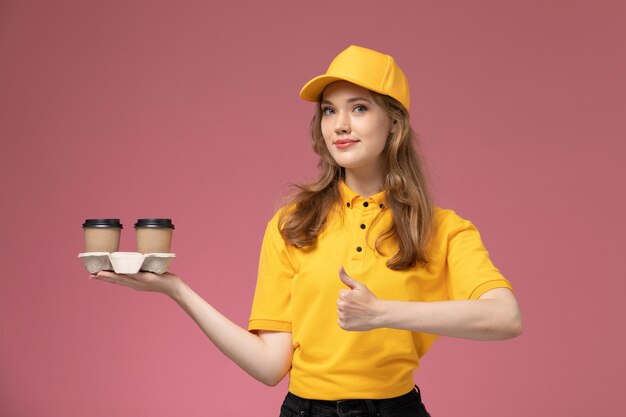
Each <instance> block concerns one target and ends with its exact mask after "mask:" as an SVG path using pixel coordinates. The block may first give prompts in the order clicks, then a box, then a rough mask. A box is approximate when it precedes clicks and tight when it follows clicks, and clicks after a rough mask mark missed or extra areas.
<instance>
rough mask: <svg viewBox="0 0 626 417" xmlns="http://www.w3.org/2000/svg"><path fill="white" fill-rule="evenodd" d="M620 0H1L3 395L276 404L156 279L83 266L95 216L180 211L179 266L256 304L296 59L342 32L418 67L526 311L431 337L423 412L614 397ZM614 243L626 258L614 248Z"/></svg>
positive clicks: (289, 127) (466, 203) (305, 165)
mask: <svg viewBox="0 0 626 417" xmlns="http://www.w3.org/2000/svg"><path fill="white" fill-rule="evenodd" d="M625 27H626V3H624V2H623V1H622V0H615V1H607V0H604V1H591V0H586V1H580V0H572V1H565V0H563V1H539V0H532V1H524V2H502V1H496V0H491V1H473V2H465V1H456V2H450V1H439V2H436V1H394V2H380V1H365V0H360V1H334V2H327V1H316V2H307V3H305V2H299V1H263V2H254V1H249V2H242V1H223V2H207V1H185V2H176V1H147V0H146V1H136V0H133V1H108V2H76V1H39V2H35V1H17V0H14V1H10V0H4V1H1V2H0V135H1V141H2V142H1V143H2V151H1V152H0V169H1V170H2V173H1V174H2V175H1V177H0V181H1V184H0V185H1V187H0V190H1V191H0V192H1V193H2V199H1V202H0V207H1V210H2V216H1V218H0V221H1V228H0V230H1V231H2V232H1V234H0V236H1V244H2V247H1V252H0V253H1V256H2V266H3V273H2V277H1V278H0V283H1V286H0V335H1V337H0V415H2V416H11V417H21V416H28V417H38V416H64V417H78V416H90V417H99V416H118V417H124V416H152V417H160V416H174V415H177V416H186V417H195V416H213V415H220V416H239V415H258V416H277V415H278V409H279V405H280V403H281V400H282V398H283V396H284V395H285V393H286V381H284V382H283V383H281V384H280V385H279V386H278V387H276V388H268V387H265V386H263V385H262V384H260V383H257V382H256V381H254V380H253V379H251V378H250V377H248V376H247V375H246V374H244V373H243V371H241V370H239V368H237V367H236V366H235V365H234V364H232V363H231V362H229V361H228V360H227V359H226V358H225V357H223V356H222V354H221V353H220V352H219V351H217V349H216V348H214V347H213V346H212V345H211V344H210V343H209V342H208V341H207V340H206V339H205V337H204V336H203V334H202V333H201V332H200V331H199V330H198V329H197V328H196V326H195V324H194V323H193V322H192V321H191V320H190V319H189V318H188V317H187V316H186V315H185V314H184V312H182V310H180V309H179V308H178V307H177V306H176V305H175V303H173V302H172V301H170V300H169V299H167V298H165V297H162V296H159V295H154V294H142V293H135V292H133V291H130V290H127V289H126V288H120V287H116V286H111V285H108V284H106V283H102V282H94V281H91V280H89V279H88V274H87V272H86V271H85V269H84V268H83V266H82V264H81V262H80V261H79V260H78V259H77V258H76V256H77V254H78V253H79V252H81V251H82V229H81V227H80V226H81V223H82V221H83V220H84V219H85V218H92V217H119V218H120V219H121V220H122V222H123V223H124V225H125V228H124V231H123V238H122V248H121V249H122V250H130V251H132V250H134V230H133V228H132V224H133V223H134V221H135V220H136V219H137V218H138V217H171V218H173V219H174V223H175V224H176V232H175V237H174V248H173V250H174V251H175V252H176V254H177V256H178V257H177V259H176V260H175V261H174V264H173V266H172V270H173V272H176V273H177V274H179V275H181V276H182V277H183V278H184V279H185V280H186V281H187V282H188V283H189V284H190V285H191V286H192V287H193V288H194V289H195V290H196V291H197V292H199V293H200V294H201V295H202V296H204V297H205V298H206V299H207V300H209V301H210V302H211V303H212V304H213V305H215V306H216V307H217V308H218V309H219V310H220V311H222V312H223V313H224V314H225V315H227V316H228V317H230V318H231V319H233V320H234V321H235V322H237V323H239V324H240V325H242V326H245V325H246V324H247V318H248V314H249V311H250V303H251V300H252V295H253V291H254V284H255V279H256V268H257V257H258V251H259V247H260V243H261V238H262V234H263V230H264V227H265V222H266V221H267V220H268V218H269V217H270V216H271V214H272V213H273V211H274V209H275V208H276V207H277V201H278V199H279V197H280V196H281V195H282V194H283V193H284V192H285V190H286V188H285V184H287V183H289V182H298V181H304V180H306V179H310V178H311V177H312V176H314V175H315V172H316V170H315V164H316V158H315V157H314V156H313V154H312V152H311V151H310V150H309V148H308V136H307V132H308V123H309V120H310V117H311V115H312V112H313V105H312V104H310V103H305V102H302V101H300V100H299V98H298V95H297V93H298V91H299V89H300V87H301V85H302V84H303V83H304V82H305V81H307V80H308V79H309V78H311V77H313V76H315V75H318V74H319V73H321V72H323V71H324V70H325V69H326V66H327V64H328V63H329V62H330V59H331V58H332V57H333V56H334V55H336V54H337V53H338V52H339V51H341V50H342V49H344V48H345V47H347V46H348V45H349V44H357V45H363V46H369V47H371V48H374V49H379V50H382V51H386V52H388V53H390V54H392V55H393V56H394V57H395V58H396V59H397V61H398V62H399V63H400V64H401V65H402V67H403V69H404V70H405V72H406V74H407V76H408V78H409V80H410V83H411V87H412V112H411V116H412V123H413V125H414V127H415V129H416V130H417V132H418V133H419V134H420V136H421V140H422V142H423V147H424V151H425V154H426V157H427V159H428V162H429V168H430V171H431V173H432V178H433V183H434V185H435V187H436V191H437V198H438V203H439V205H440V206H443V207H447V208H453V209H455V210H456V211H457V212H458V213H460V214H461V215H462V216H464V217H466V218H469V219H471V220H473V221H474V222H475V223H476V224H477V226H478V228H479V230H480V231H481V233H482V235H483V238H484V241H485V244H486V245H487V247H488V248H489V250H490V253H491V255H492V258H493V260H494V262H495V263H496V265H498V266H499V267H500V269H501V270H502V271H503V272H504V274H505V275H506V276H507V277H508V278H509V279H510V280H511V282H512V283H513V285H514V287H515V289H516V294H517V297H518V298H519V301H520V303H521V305H522V309H523V313H524V321H525V332H524V334H523V335H522V336H521V337H520V338H517V339H514V340H512V341H505V342H493V343H486V342H472V341H464V340H454V339H447V338H446V339H440V340H439V341H438V342H437V343H436V344H435V346H434V347H433V350H432V351H431V352H430V353H428V354H427V355H426V356H425V358H424V361H423V366H422V367H421V369H419V370H418V372H417V373H416V382H417V383H418V384H419V385H420V387H421V388H422V391H423V397H424V401H425V403H426V405H427V407H428V409H429V410H430V412H431V413H432V415H433V416H435V417H438V416H461V415H462V416H466V417H473V416H476V417H477V416H507V417H517V416H527V415H537V416H557V417H559V416H570V417H571V416H574V417H575V416H588V415H594V416H622V415H624V412H625V411H626V403H625V400H624V397H625V396H624V394H623V392H622V391H623V383H624V373H625V371H626V369H625V368H626V367H625V362H624V356H623V346H624V342H625V335H624V322H623V318H624V313H623V305H624V302H623V300H624V290H625V289H626V285H625V283H624V280H625V278H626V276H625V274H624V269H623V267H622V265H621V262H619V261H623V259H624V258H625V256H624V255H625V251H624V249H623V247H622V246H621V244H622V242H623V236H624V232H625V231H626V230H625V222H624V217H623V216H624V213H625V212H626V202H625V200H626V198H625V196H624V178H626V175H625V174H626V173H625V170H624V161H623V160H624V156H623V155H624V152H625V151H626V146H625V145H624V141H625V139H626V135H625V134H626V81H625V75H624V74H626V53H625V51H626V32H625ZM618 262H619V265H618Z"/></svg>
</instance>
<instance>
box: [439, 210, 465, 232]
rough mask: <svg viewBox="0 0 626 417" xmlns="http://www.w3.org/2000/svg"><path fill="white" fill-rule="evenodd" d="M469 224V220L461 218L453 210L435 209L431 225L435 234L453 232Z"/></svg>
mask: <svg viewBox="0 0 626 417" xmlns="http://www.w3.org/2000/svg"><path fill="white" fill-rule="evenodd" d="M471 224H472V223H471V222H470V221H469V220H467V219H465V218H463V217H461V216H460V215H458V214H457V213H456V212H455V211H454V210H450V209H444V208H441V207H435V210H434V217H433V225H434V227H435V230H436V233H441V232H450V231H454V230H457V229H459V228H463V227H467V226H469V225H471Z"/></svg>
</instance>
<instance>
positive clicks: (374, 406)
mask: <svg viewBox="0 0 626 417" xmlns="http://www.w3.org/2000/svg"><path fill="white" fill-rule="evenodd" d="M414 397H417V398H418V399H419V400H420V401H421V395H420V391H419V388H418V387H417V386H416V387H415V389H412V390H411V391H409V392H407V393H406V394H404V395H400V396H398V397H393V398H383V399H348V400H337V401H329V400H315V399H308V398H301V397H298V396H297V395H295V394H292V393H291V392H290V393H288V394H287V398H290V399H291V400H295V401H296V402H298V403H300V404H302V405H304V406H305V408H309V407H310V406H316V405H319V406H326V407H332V408H333V409H339V408H343V407H346V408H355V407H357V408H358V407H363V408H367V409H369V410H370V411H376V410H379V409H381V408H388V407H390V408H391V407H394V406H397V405H400V404H402V403H403V402H405V401H407V400H410V399H411V398H414Z"/></svg>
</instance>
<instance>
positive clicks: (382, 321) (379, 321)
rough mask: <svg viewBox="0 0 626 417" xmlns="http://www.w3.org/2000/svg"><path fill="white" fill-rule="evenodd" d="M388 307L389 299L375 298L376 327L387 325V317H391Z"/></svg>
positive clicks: (389, 306) (388, 322)
mask: <svg viewBox="0 0 626 417" xmlns="http://www.w3.org/2000/svg"><path fill="white" fill-rule="evenodd" d="M390 309H391V301H389V300H381V299H378V300H376V308H375V311H376V314H375V315H374V321H375V323H374V325H375V327H376V328H381V327H389V324H390V321H389V318H390V317H391V313H390Z"/></svg>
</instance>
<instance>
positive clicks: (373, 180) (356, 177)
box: [345, 169, 384, 197]
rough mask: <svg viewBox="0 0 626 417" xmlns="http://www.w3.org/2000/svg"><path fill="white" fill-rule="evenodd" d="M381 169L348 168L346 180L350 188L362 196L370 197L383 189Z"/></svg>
mask: <svg viewBox="0 0 626 417" xmlns="http://www.w3.org/2000/svg"><path fill="white" fill-rule="evenodd" d="M383 178H384V177H383V175H382V173H381V170H378V169H375V170H359V169H346V170H345V182H346V185H347V186H348V188H350V189H351V190H352V191H354V192H355V193H357V194H359V195H360V196H362V197H369V196H371V195H374V194H376V193H379V192H380V191H382V189H383Z"/></svg>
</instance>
